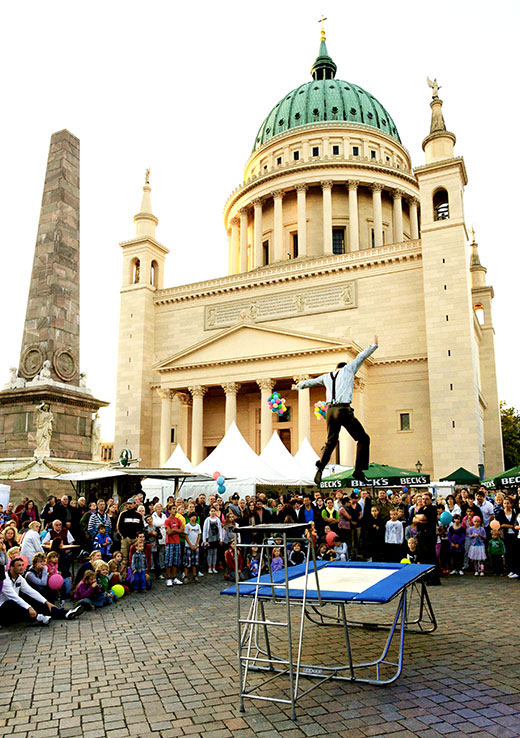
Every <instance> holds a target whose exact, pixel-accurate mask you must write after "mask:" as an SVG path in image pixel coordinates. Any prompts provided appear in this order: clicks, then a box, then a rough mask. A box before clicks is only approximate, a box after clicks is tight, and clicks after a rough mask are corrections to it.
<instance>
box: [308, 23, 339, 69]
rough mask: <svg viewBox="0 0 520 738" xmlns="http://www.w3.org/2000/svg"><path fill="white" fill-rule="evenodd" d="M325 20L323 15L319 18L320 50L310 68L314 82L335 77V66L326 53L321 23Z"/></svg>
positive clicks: (323, 29)
mask: <svg viewBox="0 0 520 738" xmlns="http://www.w3.org/2000/svg"><path fill="white" fill-rule="evenodd" d="M326 20H327V18H325V16H324V15H322V16H321V18H320V19H319V21H318V23H321V32H320V50H319V53H318V56H317V57H316V59H315V60H314V64H313V65H312V67H311V76H312V78H313V79H314V80H319V79H334V77H335V76H336V70H337V66H336V64H335V63H334V62H333V61H332V59H331V57H330V56H329V53H328V51H327V44H326V43H325V41H326V36H325V27H324V25H323V23H324V22H325V21H326Z"/></svg>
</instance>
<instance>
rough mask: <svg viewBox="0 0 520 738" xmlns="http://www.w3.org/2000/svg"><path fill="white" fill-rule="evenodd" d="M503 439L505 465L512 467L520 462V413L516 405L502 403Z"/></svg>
mask: <svg viewBox="0 0 520 738" xmlns="http://www.w3.org/2000/svg"><path fill="white" fill-rule="evenodd" d="M500 418H501V421H502V441H503V444H504V467H505V468H506V469H511V468H512V467H513V466H518V465H519V464H520V413H519V412H518V411H517V410H515V408H514V407H507V405H506V404H505V402H501V403H500Z"/></svg>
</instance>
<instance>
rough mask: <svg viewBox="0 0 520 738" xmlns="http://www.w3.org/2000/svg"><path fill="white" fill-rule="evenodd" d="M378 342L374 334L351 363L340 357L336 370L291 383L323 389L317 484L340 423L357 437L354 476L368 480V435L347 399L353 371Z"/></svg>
mask: <svg viewBox="0 0 520 738" xmlns="http://www.w3.org/2000/svg"><path fill="white" fill-rule="evenodd" d="M377 346H378V343H377V336H374V343H373V344H372V345H371V346H369V347H368V348H366V349H365V350H364V351H362V352H361V353H360V354H358V356H356V358H355V359H354V361H351V362H350V364H347V363H345V362H344V361H341V362H340V363H339V364H338V365H337V366H336V370H335V371H333V372H330V373H329V374H321V375H320V376H319V377H316V378H315V379H306V380H305V381H304V382H299V383H298V384H295V385H293V387H292V388H293V389H297V390H301V389H305V388H306V387H317V386H319V385H323V386H324V387H325V389H326V399H327V441H326V443H325V445H324V446H323V449H322V454H321V459H320V460H319V461H317V462H316V466H317V467H318V471H317V472H316V476H315V477H314V483H315V484H316V485H318V486H319V484H320V482H321V475H322V472H323V470H324V468H325V467H326V465H327V463H328V461H329V459H330V456H331V454H332V452H333V451H334V449H335V448H336V444H337V442H338V437H339V432H340V430H341V426H343V427H344V428H346V430H347V431H348V432H349V433H350V435H351V436H352V438H353V439H354V440H355V441H357V450H356V466H355V468H354V472H353V476H354V477H355V479H359V481H361V482H366V481H367V479H366V477H365V473H364V470H365V469H368V463H369V462H368V460H369V449H370V437H369V436H368V434H367V433H366V432H365V429H364V428H363V426H362V425H361V423H360V422H359V420H358V419H357V418H356V417H355V416H354V408H353V407H352V406H351V404H350V403H351V402H352V391H353V389H354V375H355V374H356V372H357V370H358V369H359V367H360V366H361V364H362V363H363V362H364V360H365V359H366V358H367V356H370V354H373V353H374V351H375V350H376V348H377Z"/></svg>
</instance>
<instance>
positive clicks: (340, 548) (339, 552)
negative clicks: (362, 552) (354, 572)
mask: <svg viewBox="0 0 520 738" xmlns="http://www.w3.org/2000/svg"><path fill="white" fill-rule="evenodd" d="M332 551H333V553H334V559H333V560H334V561H348V547H347V544H346V543H345V541H342V540H341V538H340V537H339V536H336V538H335V539H334V546H333V548H332Z"/></svg>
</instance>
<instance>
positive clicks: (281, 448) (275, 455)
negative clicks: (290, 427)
mask: <svg viewBox="0 0 520 738" xmlns="http://www.w3.org/2000/svg"><path fill="white" fill-rule="evenodd" d="M307 443H308V441H307ZM311 450H312V449H311ZM260 458H261V459H262V461H265V462H266V463H267V464H269V466H270V467H272V468H273V469H278V470H281V471H283V473H284V474H286V475H287V476H289V477H292V478H294V479H298V481H299V483H300V484H313V483H314V481H313V480H314V475H315V474H316V467H315V466H313V465H309V464H307V466H306V469H303V468H302V466H301V465H300V464H299V463H298V459H297V458H296V457H294V456H292V455H291V453H290V452H289V450H288V449H287V447H286V446H285V445H284V443H283V441H282V439H281V438H280V436H279V435H278V432H277V431H273V435H272V436H271V438H270V440H269V443H268V444H267V446H266V447H265V448H264V450H263V451H262V453H261V454H260ZM311 472H312V473H311Z"/></svg>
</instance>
